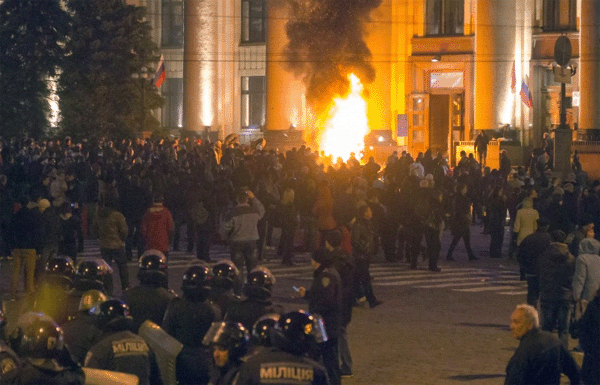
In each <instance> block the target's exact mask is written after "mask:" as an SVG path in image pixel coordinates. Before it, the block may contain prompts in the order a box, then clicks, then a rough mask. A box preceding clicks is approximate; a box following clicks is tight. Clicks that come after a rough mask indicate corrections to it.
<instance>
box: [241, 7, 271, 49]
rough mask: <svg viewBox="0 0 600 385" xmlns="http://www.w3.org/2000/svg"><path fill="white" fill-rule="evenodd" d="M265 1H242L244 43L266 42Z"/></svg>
mask: <svg viewBox="0 0 600 385" xmlns="http://www.w3.org/2000/svg"><path fill="white" fill-rule="evenodd" d="M265 12H266V6H265V0H242V43H264V42H265Z"/></svg>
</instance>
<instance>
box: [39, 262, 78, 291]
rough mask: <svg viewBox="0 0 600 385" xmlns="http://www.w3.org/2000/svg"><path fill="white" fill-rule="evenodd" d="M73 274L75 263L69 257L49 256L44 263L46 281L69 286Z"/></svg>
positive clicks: (71, 282)
mask: <svg viewBox="0 0 600 385" xmlns="http://www.w3.org/2000/svg"><path fill="white" fill-rule="evenodd" d="M74 276H75V265H74V264H73V260H72V259H71V258H69V257H65V256H58V257H54V258H50V259H49V260H48V262H47V263H46V281H48V282H50V283H55V284H59V285H66V286H71V285H72V284H73V277H74Z"/></svg>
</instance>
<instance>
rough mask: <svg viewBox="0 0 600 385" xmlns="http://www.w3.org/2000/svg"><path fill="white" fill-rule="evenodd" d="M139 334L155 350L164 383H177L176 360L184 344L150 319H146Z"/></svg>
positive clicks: (173, 384) (166, 384) (175, 384)
mask: <svg viewBox="0 0 600 385" xmlns="http://www.w3.org/2000/svg"><path fill="white" fill-rule="evenodd" d="M138 335H139V336H140V337H142V338H143V339H144V340H145V341H146V343H147V344H148V345H149V346H150V349H152V351H153V352H154V355H155V356H156V362H157V364H158V369H159V370H160V376H161V378H162V380H163V384H164V385H177V380H176V375H175V374H176V372H175V362H176V360H177V355H179V352H181V349H183V344H182V343H181V342H179V341H177V340H176V339H175V338H173V337H171V336H170V335H169V334H168V333H167V332H165V331H164V330H163V329H161V327H160V326H158V325H157V324H155V323H154V322H152V321H149V320H146V321H144V323H143V324H142V326H140V329H139V330H138Z"/></svg>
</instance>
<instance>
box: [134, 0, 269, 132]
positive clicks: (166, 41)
mask: <svg viewBox="0 0 600 385" xmlns="http://www.w3.org/2000/svg"><path fill="white" fill-rule="evenodd" d="M129 2H130V3H132V4H136V5H141V6H145V7H146V9H147V13H148V18H149V21H150V23H151V24H152V26H153V37H154V39H155V41H156V42H157V43H158V46H159V50H160V53H161V54H162V55H164V59H165V66H166V72H167V79H166V81H165V83H164V84H163V85H162V87H161V93H162V96H163V97H164V98H165V101H166V104H165V106H164V107H163V108H161V109H160V111H156V112H155V113H156V114H157V118H158V119H159V120H160V122H161V124H162V126H163V127H165V128H168V129H171V130H173V131H177V130H187V131H195V132H198V133H200V134H202V135H205V134H207V133H209V132H210V134H209V135H210V136H211V137H213V138H216V137H220V138H224V137H225V136H227V135H229V134H232V133H240V131H242V130H244V129H248V128H257V129H258V128H262V127H263V126H264V124H265V112H266V76H265V70H266V65H265V63H266V60H265V57H266V44H265V33H266V32H265V31H266V7H265V2H264V0H225V1H222V0H210V1H206V0H129Z"/></svg>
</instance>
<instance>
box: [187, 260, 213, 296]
mask: <svg viewBox="0 0 600 385" xmlns="http://www.w3.org/2000/svg"><path fill="white" fill-rule="evenodd" d="M212 280H213V276H212V271H211V269H210V268H209V267H208V266H203V265H194V266H190V267H188V269H187V270H186V271H185V273H183V279H182V281H181V291H183V294H184V295H185V296H186V297H187V298H189V299H191V300H196V301H203V300H204V299H206V297H207V296H208V293H209V292H210V288H211V283H212Z"/></svg>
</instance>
